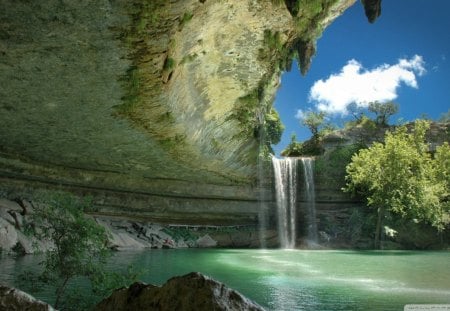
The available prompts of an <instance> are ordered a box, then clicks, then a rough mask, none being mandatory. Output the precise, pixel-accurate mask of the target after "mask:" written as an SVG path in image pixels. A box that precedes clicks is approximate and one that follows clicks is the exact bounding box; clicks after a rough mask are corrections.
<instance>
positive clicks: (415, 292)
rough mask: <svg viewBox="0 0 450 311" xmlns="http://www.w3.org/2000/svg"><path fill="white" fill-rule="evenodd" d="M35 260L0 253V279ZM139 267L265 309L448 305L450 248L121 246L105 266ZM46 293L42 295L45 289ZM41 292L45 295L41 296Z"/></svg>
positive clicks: (157, 277) (158, 278)
mask: <svg viewBox="0 0 450 311" xmlns="http://www.w3.org/2000/svg"><path fill="white" fill-rule="evenodd" d="M37 262H38V258H37V257H35V256H26V257H24V258H22V259H20V260H12V259H11V258H9V257H3V258H2V259H1V261H0V264H1V268H0V272H1V276H0V282H6V283H9V284H13V283H14V278H15V275H17V274H18V273H19V272H21V271H23V270H24V268H25V267H32V266H35V265H36V264H37ZM128 264H133V265H134V266H135V267H139V268H143V269H146V270H147V272H146V273H144V275H143V276H142V278H141V279H142V280H143V281H145V282H149V283H154V284H162V283H164V282H165V281H166V280H167V279H168V278H170V277H172V276H175V275H182V274H185V273H188V272H191V271H200V272H202V273H204V274H207V275H210V276H212V277H213V278H215V279H217V280H219V281H221V282H224V283H225V284H227V285H228V286H230V287H232V288H234V289H237V290H238V291H240V292H241V293H243V294H244V295H246V296H247V297H249V298H251V299H253V300H254V301H256V302H258V303H259V304H260V305H262V306H264V307H266V308H267V309H269V310H403V306H404V305H405V304H432V303H433V304H445V303H446V304H449V303H450V252H410V251H408V252H405V251H383V252H381V251H380V252H375V251H370V252H369V251H366V252H357V251H308V250H199V249H186V250H147V251H141V252H120V253H116V254H115V255H114V257H113V258H112V260H111V262H110V265H109V268H110V269H114V270H118V269H119V270H120V269H124V267H126V266H127V265H128ZM44 296H45V295H44ZM44 298H48V297H44Z"/></svg>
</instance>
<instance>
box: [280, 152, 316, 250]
mask: <svg viewBox="0 0 450 311" xmlns="http://www.w3.org/2000/svg"><path fill="white" fill-rule="evenodd" d="M299 159H300V160H301V162H302V166H303V176H304V195H305V198H304V200H302V201H303V202H304V204H302V207H303V210H304V213H303V214H304V215H305V221H304V223H305V225H306V230H304V231H305V233H306V240H307V241H308V242H312V243H317V223H316V204H315V189H314V158H285V159H277V158H275V157H272V164H273V171H274V178H275V196H276V202H277V214H278V215H277V216H278V236H279V241H280V246H281V247H282V248H294V247H295V241H296V239H297V190H298V188H297V187H298V186H297V166H298V162H299Z"/></svg>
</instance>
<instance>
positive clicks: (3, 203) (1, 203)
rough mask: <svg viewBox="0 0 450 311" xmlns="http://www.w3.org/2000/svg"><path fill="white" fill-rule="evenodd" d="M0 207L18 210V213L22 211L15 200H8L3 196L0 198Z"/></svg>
mask: <svg viewBox="0 0 450 311" xmlns="http://www.w3.org/2000/svg"><path fill="white" fill-rule="evenodd" d="M1 208H4V209H6V210H7V211H15V212H18V213H22V212H23V209H22V207H21V206H20V205H19V204H18V203H17V202H14V201H10V200H8V199H5V198H1V199H0V209H1Z"/></svg>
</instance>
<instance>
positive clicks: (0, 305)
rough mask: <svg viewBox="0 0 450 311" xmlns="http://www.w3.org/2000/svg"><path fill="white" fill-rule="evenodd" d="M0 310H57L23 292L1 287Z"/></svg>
mask: <svg viewBox="0 0 450 311" xmlns="http://www.w3.org/2000/svg"><path fill="white" fill-rule="evenodd" d="M0 310H8V311H22V310H27V311H51V310H55V309H53V308H52V307H51V306H50V305H49V304H47V303H45V302H43V301H40V300H37V299H36V298H34V297H33V296H31V295H29V294H27V293H25V292H22V291H21V290H18V289H16V288H11V287H7V286H4V285H0Z"/></svg>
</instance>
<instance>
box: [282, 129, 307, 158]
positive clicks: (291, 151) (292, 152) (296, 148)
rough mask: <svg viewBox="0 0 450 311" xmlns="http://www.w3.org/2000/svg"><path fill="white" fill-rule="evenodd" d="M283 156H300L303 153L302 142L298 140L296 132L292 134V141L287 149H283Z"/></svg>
mask: <svg viewBox="0 0 450 311" xmlns="http://www.w3.org/2000/svg"><path fill="white" fill-rule="evenodd" d="M281 155H282V156H283V157H299V156H301V155H302V143H301V142H298V141H297V136H296V135H295V133H292V135H291V142H290V143H289V145H287V146H286V149H284V150H283V151H281Z"/></svg>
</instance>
